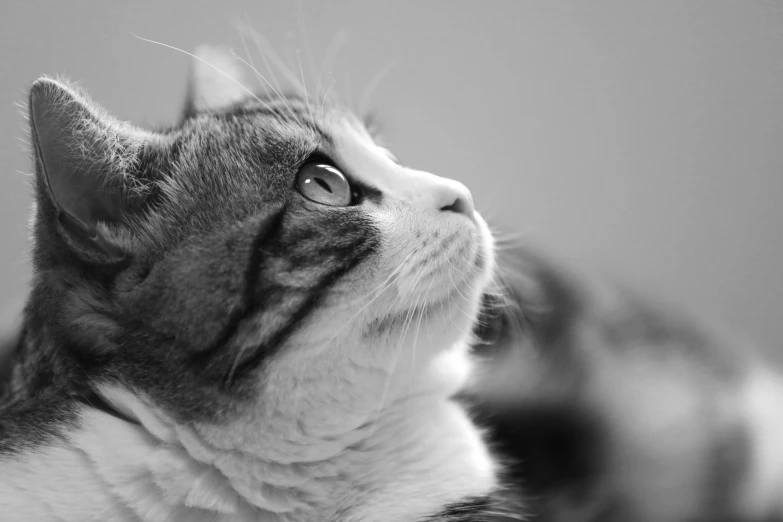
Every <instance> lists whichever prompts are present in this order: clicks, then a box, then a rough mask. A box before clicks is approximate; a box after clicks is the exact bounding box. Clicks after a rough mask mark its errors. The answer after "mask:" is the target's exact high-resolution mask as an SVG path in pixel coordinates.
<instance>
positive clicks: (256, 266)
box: [194, 206, 286, 362]
mask: <svg viewBox="0 0 783 522" xmlns="http://www.w3.org/2000/svg"><path fill="white" fill-rule="evenodd" d="M285 211H286V207H285V206H282V207H281V208H279V209H278V210H277V211H276V212H275V213H274V214H273V215H271V216H269V217H267V219H265V220H264V221H263V223H262V224H261V227H260V229H259V230H258V232H257V233H256V236H255V238H254V239H253V244H252V247H251V254H250V259H248V262H247V268H246V269H245V276H244V281H245V283H244V295H243V296H242V305H241V306H239V307H238V308H237V309H236V310H234V311H232V313H231V315H230V316H229V319H228V322H227V323H226V326H225V327H224V328H223V330H222V331H221V332H220V335H218V336H217V339H216V340H215V342H214V343H212V345H211V346H209V347H208V348H206V349H205V350H202V351H200V352H198V353H197V354H195V356H194V360H195V361H198V362H205V361H207V360H209V359H212V358H213V357H214V356H216V355H217V354H219V353H221V352H222V351H223V350H224V349H225V347H226V344H227V343H228V342H229V341H230V340H231V338H232V337H234V336H235V335H236V333H237V330H238V329H239V326H240V325H241V324H242V321H243V320H244V319H246V318H247V317H248V316H249V315H250V314H252V313H253V311H254V309H255V299H256V287H257V286H258V278H259V277H260V275H261V263H262V262H263V254H264V251H263V248H262V246H263V244H264V243H266V242H267V241H269V240H270V239H271V238H272V237H274V236H276V235H277V234H278V233H279V232H280V229H281V227H282V224H283V217H284V216H285Z"/></svg>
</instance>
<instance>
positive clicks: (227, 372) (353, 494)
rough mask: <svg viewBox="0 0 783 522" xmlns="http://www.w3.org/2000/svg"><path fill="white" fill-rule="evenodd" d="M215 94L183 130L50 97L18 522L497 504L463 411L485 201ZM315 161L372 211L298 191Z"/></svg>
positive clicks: (1, 420) (486, 459) (382, 516)
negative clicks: (143, 125) (330, 168)
mask: <svg viewBox="0 0 783 522" xmlns="http://www.w3.org/2000/svg"><path fill="white" fill-rule="evenodd" d="M227 59H228V58H227ZM229 73H231V70H229ZM224 76H225V75H224ZM194 78H195V80H196V81H197V82H203V81H205V78H206V77H205V71H204V70H200V69H198V67H197V69H196V70H195V71H194ZM231 79H232V78H229V80H231ZM207 83H208V86H207V87H203V86H199V85H196V86H192V87H191V89H190V93H191V96H198V99H197V100H194V99H191V100H190V101H189V102H188V103H186V115H185V117H184V118H183V120H182V122H181V123H180V124H179V125H177V126H176V127H172V128H170V129H164V130H160V131H146V130H144V131H142V130H139V129H136V128H134V127H132V126H130V125H128V124H124V123H119V122H117V121H115V120H113V119H112V118H111V117H109V116H108V115H107V114H106V113H105V112H104V111H103V110H101V109H99V108H98V107H97V106H95V104H93V103H92V102H91V101H90V100H89V99H88V97H87V96H86V95H85V94H84V93H82V92H80V91H78V90H76V89H75V88H74V87H72V86H71V85H69V84H68V83H66V82H63V81H61V80H51V79H42V80H39V81H38V82H36V84H35V85H34V86H33V87H32V90H31V101H30V110H31V118H30V120H31V126H32V135H33V142H34V144H35V149H36V150H35V161H36V182H37V188H36V189H37V190H36V192H37V194H36V195H37V197H36V202H37V205H36V208H35V209H34V212H35V216H34V240H35V241H34V251H33V259H34V264H35V266H34V268H35V275H34V281H33V287H32V291H31V294H30V297H29V299H28V302H27V306H26V309H25V314H24V316H25V320H24V326H23V328H22V336H21V340H20V342H19V344H18V348H17V350H16V353H15V356H14V362H13V371H12V376H11V380H10V389H9V391H8V393H7V395H6V396H5V397H4V406H3V409H2V415H1V416H0V471H2V472H1V473H0V513H4V514H6V513H12V514H14V516H13V518H12V519H13V520H24V521H26V520H35V521H44V520H78V521H84V520H145V521H146V520H188V521H195V520H226V521H228V520H231V521H240V520H241V521H244V520H264V521H280V522H284V521H291V522H294V521H311V520H312V521H315V520H318V521H321V520H335V521H338V520H339V521H360V520H361V521H365V520H367V521H371V520H377V521H397V520H400V521H402V520H406V521H407V520H415V519H417V518H422V517H426V516H429V515H432V514H433V513H437V512H439V511H441V510H442V509H443V508H444V507H445V506H447V505H450V504H454V503H458V502H460V501H462V500H463V499H464V498H466V497H481V496H485V495H488V494H490V493H491V492H492V491H493V490H494V488H495V486H496V482H495V472H496V470H495V464H494V463H493V461H492V459H491V458H490V455H489V452H488V451H487V448H486V446H485V444H484V443H483V440H482V436H481V434H480V432H479V430H478V429H477V428H476V427H475V426H474V425H473V424H472V423H471V421H470V420H469V419H468V417H467V415H466V413H465V411H464V409H463V408H462V407H461V406H459V405H458V404H457V403H455V402H454V401H453V400H452V399H451V397H452V396H453V395H454V394H455V393H456V391H457V390H458V389H459V388H460V387H461V386H462V384H463V383H464V382H465V381H466V380H467V379H468V377H469V374H470V368H471V364H470V361H469V359H468V344H467V341H468V339H469V337H470V334H471V328H472V324H473V321H474V319H475V316H476V315H477V314H478V310H479V306H480V300H481V295H482V293H483V291H484V289H485V287H486V285H487V284H488V282H489V280H490V277H491V273H492V270H493V265H494V261H493V246H492V238H491V234H490V233H489V231H488V229H487V227H486V225H485V223H484V222H483V221H482V219H481V217H480V216H479V215H478V214H476V213H475V212H474V210H473V207H472V201H471V199H470V193H469V192H468V191H467V189H466V188H465V187H463V186H462V185H460V184H459V183H457V182H454V181H451V180H447V179H444V178H439V177H437V176H434V175H432V174H428V173H424V172H419V171H415V170H413V169H410V168H406V167H403V166H401V165H399V164H398V163H396V162H395V160H394V159H392V157H391V156H390V155H389V154H388V153H387V152H386V151H385V150H384V149H382V148H380V147H378V146H377V145H375V143H374V142H373V140H372V138H371V137H370V135H369V133H368V132H367V131H366V130H365V129H364V127H363V126H362V124H361V123H360V122H359V120H358V119H356V118H355V117H354V116H352V115H351V114H350V113H348V112H346V111H345V110H344V109H342V108H341V107H339V106H337V105H334V104H329V105H326V106H321V105H319V106H318V111H313V110H312V106H311V105H310V103H311V102H309V101H308V100H307V99H306V98H303V97H299V96H288V97H286V98H271V97H262V96H260V95H259V96H255V95H252V93H248V92H245V91H244V90H242V89H236V85H234V86H233V88H232V89H229V90H226V91H225V92H223V93H222V94H221V95H219V96H217V95H216V96H212V95H211V94H217V93H211V91H212V90H214V89H221V88H222V87H225V86H226V85H223V82H222V80H219V79H216V78H214V77H212V80H210V81H209V82H207ZM228 84H229V85H230V84H231V82H228ZM314 160H318V161H320V162H323V161H329V162H331V163H333V164H334V165H335V166H336V167H337V168H338V169H340V170H341V171H343V172H344V174H345V176H346V177H347V179H349V180H350V182H351V184H352V187H353V192H354V194H353V203H354V204H352V205H350V206H346V207H331V206H326V205H321V204H318V203H316V202H314V201H311V200H309V199H307V198H305V197H304V196H303V195H302V194H300V193H299V192H298V191H297V189H296V185H297V184H296V174H297V171H298V170H299V168H300V167H301V166H302V165H303V164H305V163H307V162H308V161H314ZM66 477H69V478H68V479H66ZM399 498H405V499H406V501H405V502H404V503H400V502H399V501H398V499H399ZM4 516H5V515H4Z"/></svg>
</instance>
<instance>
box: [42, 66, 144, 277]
mask: <svg viewBox="0 0 783 522" xmlns="http://www.w3.org/2000/svg"><path fill="white" fill-rule="evenodd" d="M29 111H30V115H29V116H30V127H31V134H32V145H33V149H34V154H35V164H36V185H37V204H38V205H37V207H38V211H37V212H38V213H37V217H36V220H37V224H36V227H43V229H39V228H37V230H36V235H37V237H38V238H39V240H44V241H46V240H47V239H46V237H48V238H49V239H52V238H53V237H54V236H52V235H51V234H54V235H56V236H57V237H59V238H60V239H62V240H63V241H64V242H65V244H66V245H68V247H70V249H71V250H72V251H74V252H75V253H76V254H77V255H79V256H80V257H82V258H83V259H85V260H87V261H91V262H96V263H101V264H111V263H116V262H119V261H121V260H122V259H124V258H125V257H126V255H127V254H128V253H129V252H127V251H126V250H127V249H124V248H123V247H122V246H120V242H119V241H118V240H117V238H116V237H114V235H113V233H112V230H114V231H116V230H119V229H120V228H121V227H122V225H124V224H126V223H127V218H128V217H129V214H130V213H131V211H132V209H133V208H134V207H137V206H138V204H139V199H140V198H141V197H143V192H144V190H143V189H144V186H143V183H144V182H143V181H142V180H140V179H139V178H138V176H137V173H136V168H137V163H138V158H139V157H140V154H141V152H142V151H143V150H144V149H145V147H147V148H148V147H149V145H150V144H152V143H154V142H155V140H156V135H153V134H151V133H148V132H145V131H142V130H139V129H136V128H133V127H131V126H130V125H128V124H124V123H121V122H119V121H117V120H115V119H113V118H111V117H110V116H109V115H108V114H106V113H105V112H104V111H103V110H102V109H100V108H99V107H98V106H97V105H95V104H94V103H92V102H91V101H90V100H89V99H88V98H87V97H86V96H85V95H84V94H82V93H80V92H79V91H78V90H77V89H75V88H73V87H71V86H69V85H68V84H66V83H65V82H62V81H58V80H53V79H49V78H42V79H40V80H38V81H36V82H35V84H33V86H32V88H31V89H30V102H29ZM41 233H45V234H46V237H45V238H43V239H42V238H40V234H41Z"/></svg>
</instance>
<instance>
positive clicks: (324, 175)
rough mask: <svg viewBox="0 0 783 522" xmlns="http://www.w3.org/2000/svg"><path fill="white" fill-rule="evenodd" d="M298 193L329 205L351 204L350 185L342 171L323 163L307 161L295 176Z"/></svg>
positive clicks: (343, 205) (342, 205) (341, 205)
mask: <svg viewBox="0 0 783 522" xmlns="http://www.w3.org/2000/svg"><path fill="white" fill-rule="evenodd" d="M296 186H297V189H299V193H300V194H302V195H303V196H304V197H306V198H307V199H309V200H310V201H315V202H316V203H321V204H322V205H329V206H331V207H346V206H348V205H350V204H351V196H352V193H351V185H350V184H349V183H348V180H347V179H346V178H345V176H344V175H343V173H342V172H340V171H339V170H337V169H336V168H335V167H333V166H331V165H327V164H324V163H308V164H307V165H305V166H303V167H302V168H301V169H300V170H299V173H298V174H297V178H296Z"/></svg>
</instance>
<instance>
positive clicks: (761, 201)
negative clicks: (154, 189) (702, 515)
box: [0, 0, 783, 356]
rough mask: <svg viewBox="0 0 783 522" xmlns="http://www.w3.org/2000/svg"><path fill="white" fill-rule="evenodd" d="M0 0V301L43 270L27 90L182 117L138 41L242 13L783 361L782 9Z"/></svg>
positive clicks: (169, 79) (692, 4)
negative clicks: (34, 254) (46, 79)
mask: <svg viewBox="0 0 783 522" xmlns="http://www.w3.org/2000/svg"><path fill="white" fill-rule="evenodd" d="M0 9H2V13H0V14H1V16H0V42H1V43H2V45H0V64H2V67H3V74H2V76H0V165H2V169H3V178H2V190H0V218H1V220H0V234H1V236H0V237H2V242H0V245H2V246H1V247H0V248H1V249H2V250H0V271H1V272H2V274H3V275H2V277H1V278H0V305H3V304H5V303H10V302H12V301H14V299H18V297H19V296H21V295H23V294H24V292H25V289H26V285H27V284H28V280H29V276H30V267H29V263H28V256H27V252H28V248H29V244H28V241H27V217H28V207H29V204H30V193H31V189H30V186H29V181H30V178H29V174H28V173H29V172H31V169H32V167H31V161H30V155H29V152H28V150H27V145H26V144H25V143H24V142H25V141H27V130H26V124H25V122H24V119H23V118H22V117H21V116H20V114H19V110H20V109H19V107H18V106H17V105H15V104H18V103H22V104H23V103H24V100H25V91H26V89H27V88H28V87H29V85H30V84H31V82H33V81H34V80H35V79H36V78H37V77H38V76H40V75H43V74H48V75H54V74H65V75H67V76H68V77H69V78H71V79H72V80H75V81H77V82H79V83H80V84H81V85H82V86H83V87H84V88H86V89H87V90H88V91H89V92H90V93H91V94H92V96H93V97H94V99H95V100H97V101H99V102H100V103H101V104H103V105H104V106H105V107H107V108H108V109H109V110H110V112H112V113H113V114H115V115H116V116H118V117H119V118H121V119H125V120H129V121H131V122H133V123H135V124H137V125H150V126H156V125H167V124H171V123H173V122H174V121H175V119H176V118H177V116H178V114H179V111H180V109H181V106H182V99H183V96H184V91H185V78H186V75H187V71H188V66H189V58H188V57H187V56H185V55H184V54H182V53H179V52H176V51H173V50H171V49H167V48H164V47H161V46H157V45H153V44H150V43H147V42H144V41H142V40H140V39H138V38H136V37H134V36H133V34H136V35H138V36H141V37H144V38H149V39H152V40H157V41H160V42H163V43H166V44H169V45H172V46H176V47H179V48H182V49H186V50H192V49H193V48H194V47H195V46H196V45H198V44H200V43H205V42H207V43H216V44H228V45H231V46H233V47H234V49H235V50H236V51H237V53H238V54H240V55H241V56H245V52H246V51H245V48H244V46H243V43H242V39H241V38H240V32H239V30H238V24H240V23H242V24H246V23H249V24H250V25H251V26H252V27H253V28H254V29H255V30H256V31H258V32H259V33H260V34H262V35H263V36H264V38H266V39H267V40H268V41H269V42H270V43H271V46H272V47H273V48H274V50H275V51H276V52H277V53H278V54H279V55H280V57H281V59H283V60H284V61H286V63H288V64H289V65H293V66H294V68H297V67H298V65H296V64H297V58H296V57H297V55H298V57H299V61H301V63H302V71H303V73H304V75H305V77H306V78H308V83H309V85H310V87H311V88H313V86H314V84H317V82H318V80H317V79H318V77H320V78H321V85H322V86H323V88H326V87H330V86H331V90H332V92H336V93H338V94H339V95H340V97H341V98H342V99H343V100H345V101H346V102H348V103H351V104H352V105H353V106H354V107H359V106H360V105H362V101H363V100H365V101H367V105H368V108H370V109H372V110H373V111H374V112H375V113H376V114H377V115H378V116H379V118H380V120H381V121H382V122H383V123H384V128H385V130H386V135H387V138H388V140H389V142H390V148H391V149H392V150H393V151H394V152H395V153H396V154H397V155H398V156H399V157H400V158H401V159H402V160H403V162H404V163H406V164H408V165H411V166H415V167H416V168H419V169H423V170H429V171H431V172H434V173H436V174H439V175H443V176H447V177H453V178H456V179H459V180H461V181H463V182H464V183H466V184H467V185H468V186H469V187H470V188H471V189H472V190H473V193H474V197H475V199H476V203H477V206H478V208H479V209H480V210H481V211H482V212H483V214H484V215H485V217H487V218H488V219H489V220H490V221H491V222H492V223H493V224H494V225H495V226H496V227H498V228H501V229H503V230H504V231H506V233H508V234H509V235H511V236H514V237H519V238H520V239H521V240H523V241H529V242H531V243H534V244H536V245H539V246H540V247H541V248H544V249H546V250H547V251H549V252H551V253H552V254H553V255H556V256H558V257H560V258H562V259H563V260H564V261H566V262H568V263H571V264H572V265H574V266H576V267H580V268H585V269H588V270H597V271H600V272H603V273H608V274H612V275H614V276H617V277H618V278H620V279H621V280H624V281H626V282H629V283H630V284H632V285H634V286H636V287H638V288H640V289H642V290H645V291H647V292H649V293H651V294H653V295H655V296H658V297H661V298H664V299H665V300H667V301H669V302H672V303H678V304H680V305H684V306H686V307H687V308H689V309H690V310H692V311H694V312H696V314H697V315H700V316H702V317H704V318H707V319H709V320H711V321H714V322H717V323H718V324H722V325H723V326H724V327H725V328H728V329H730V330H734V331H737V332H738V333H740V334H742V335H744V337H745V338H747V339H750V340H752V341H754V342H756V343H758V344H760V345H763V346H764V347H765V349H766V350H768V351H770V352H771V353H776V354H777V355H778V356H780V355H781V354H783V343H781V339H783V313H782V311H783V284H781V274H780V272H781V268H783V234H782V233H781V225H783V3H780V2H772V1H770V2H762V1H743V2H738V1H717V0H704V1H695V0H692V1H689V2H682V1H656V2H627V1H612V2H610V1H599V2H584V1H557V2H545V1H538V2H525V1H519V0H508V1H491V2H479V1H473V2H467V1H455V0H441V1H427V2H421V1H400V0H395V1H386V2H380V1H370V0H340V1H337V0H332V1H318V2H316V1H306V0H301V1H299V0H264V1H261V0H253V1H250V0H245V1H240V0H220V1H215V0H213V1H208V2H207V1H204V2H200V1H194V0H177V1H168V2H162V1H155V2H153V1H141V0H136V1H134V2H108V1H105V0H102V1H97V0H80V1H73V0H71V1H63V0H58V1H51V0H46V1H44V0H37V1H35V2H31V1H29V0H4V1H3V5H2V8H0ZM132 33H133V34H132ZM248 43H249V53H250V56H251V58H253V60H254V61H256V62H259V61H260V56H261V55H260V53H259V52H258V49H257V47H256V46H255V44H254V43H253V42H252V41H251V42H248ZM330 49H331V50H332V51H336V55H335V56H336V57H335V59H334V60H332V59H331V58H329V56H328V55H333V54H335V53H334V52H331V51H330ZM332 85H333V86H332Z"/></svg>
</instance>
